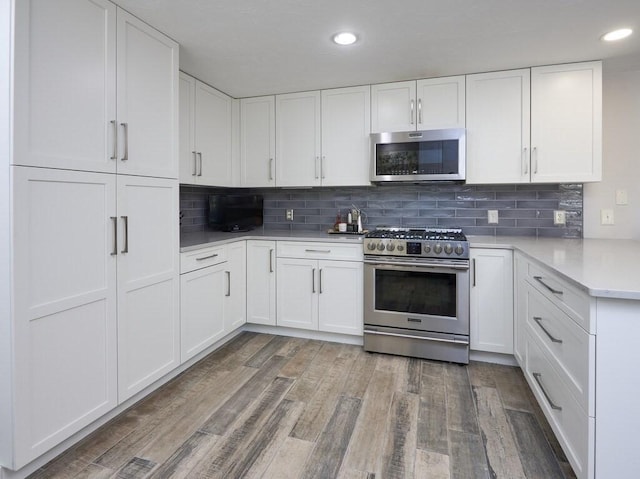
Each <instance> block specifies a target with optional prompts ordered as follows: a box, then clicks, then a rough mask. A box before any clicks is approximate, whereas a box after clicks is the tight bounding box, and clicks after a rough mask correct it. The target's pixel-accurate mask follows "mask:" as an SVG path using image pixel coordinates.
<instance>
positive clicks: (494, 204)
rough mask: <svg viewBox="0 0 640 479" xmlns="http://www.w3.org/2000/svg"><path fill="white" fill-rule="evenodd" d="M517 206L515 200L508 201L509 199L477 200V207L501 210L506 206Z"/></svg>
mask: <svg viewBox="0 0 640 479" xmlns="http://www.w3.org/2000/svg"><path fill="white" fill-rule="evenodd" d="M515 207H516V202H515V201H508V200H503V201H499V200H494V201H491V200H489V201H484V200H478V201H476V208H483V209H486V210H500V209H503V208H504V209H506V208H515Z"/></svg>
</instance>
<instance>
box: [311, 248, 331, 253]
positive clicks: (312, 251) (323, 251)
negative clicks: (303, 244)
mask: <svg viewBox="0 0 640 479" xmlns="http://www.w3.org/2000/svg"><path fill="white" fill-rule="evenodd" d="M304 251H305V253H331V250H330V249H305V250H304Z"/></svg>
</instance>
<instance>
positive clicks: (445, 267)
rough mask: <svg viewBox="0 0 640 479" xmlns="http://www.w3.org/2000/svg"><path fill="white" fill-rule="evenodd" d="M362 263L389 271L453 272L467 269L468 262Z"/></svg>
mask: <svg viewBox="0 0 640 479" xmlns="http://www.w3.org/2000/svg"><path fill="white" fill-rule="evenodd" d="M364 263H365V264H366V265H370V266H373V267H374V268H376V269H386V270H390V271H425V272H435V273H446V272H453V273H459V272H461V271H468V270H469V265H468V264H452V263H429V262H425V263H420V264H416V263H411V264H407V263H400V262H395V263H381V262H379V261H367V260H365V261H364Z"/></svg>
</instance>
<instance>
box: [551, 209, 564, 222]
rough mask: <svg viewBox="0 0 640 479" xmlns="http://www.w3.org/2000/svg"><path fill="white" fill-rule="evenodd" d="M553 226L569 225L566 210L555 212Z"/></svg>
mask: <svg viewBox="0 0 640 479" xmlns="http://www.w3.org/2000/svg"><path fill="white" fill-rule="evenodd" d="M553 224H554V225H565V224H567V212H566V211H564V210H554V212H553Z"/></svg>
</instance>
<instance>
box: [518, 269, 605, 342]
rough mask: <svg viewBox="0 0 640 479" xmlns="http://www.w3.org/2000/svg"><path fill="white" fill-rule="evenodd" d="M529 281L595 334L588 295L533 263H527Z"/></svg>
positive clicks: (584, 327)
mask: <svg viewBox="0 0 640 479" xmlns="http://www.w3.org/2000/svg"><path fill="white" fill-rule="evenodd" d="M527 281H529V283H531V284H532V285H533V286H534V287H535V288H536V289H537V290H538V291H540V292H541V293H542V294H544V295H545V296H546V297H547V298H549V299H550V300H551V301H553V302H554V303H555V304H556V305H558V307H559V308H561V309H562V310H563V311H565V312H566V313H567V314H568V315H569V316H571V318H572V319H573V320H574V321H575V322H576V323H578V324H579V325H580V326H582V328H583V329H585V330H586V331H587V332H589V333H592V334H593V333H595V324H591V321H590V313H591V298H590V297H589V295H588V294H587V293H585V292H584V291H581V290H579V289H578V288H576V287H575V286H572V285H570V284H569V283H568V282H566V281H565V280H563V279H561V278H560V277H559V276H558V275H556V274H554V273H552V272H551V271H549V270H548V269H546V268H542V267H540V266H538V265H536V264H534V263H532V262H528V263H527Z"/></svg>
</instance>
